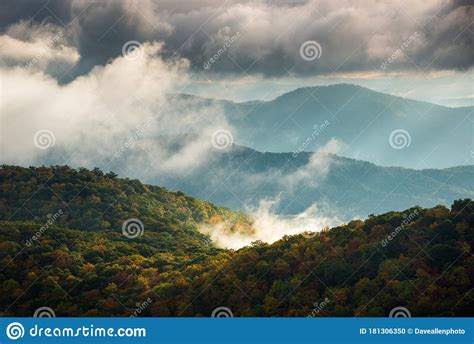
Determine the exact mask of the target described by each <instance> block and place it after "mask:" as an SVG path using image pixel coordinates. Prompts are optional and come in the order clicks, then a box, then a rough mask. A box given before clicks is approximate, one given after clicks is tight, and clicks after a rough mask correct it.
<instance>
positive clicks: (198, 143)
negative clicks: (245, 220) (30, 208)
mask: <svg viewBox="0 0 474 344" xmlns="http://www.w3.org/2000/svg"><path fill="white" fill-rule="evenodd" d="M139 49H141V50H142V54H141V57H140V58H131V56H128V55H126V56H120V57H117V58H115V59H114V60H111V61H109V63H108V64H106V65H105V66H97V67H95V68H94V69H93V70H91V71H90V72H89V73H87V74H85V75H84V76H81V77H79V78H77V79H75V80H74V81H72V82H71V83H69V84H66V85H60V84H58V83H57V81H56V80H55V79H54V78H53V77H51V76H50V75H48V74H46V73H44V72H43V71H40V70H34V69H30V68H27V67H26V66H17V67H15V68H10V67H5V66H3V67H2V68H1V73H2V82H3V93H2V112H1V118H0V119H1V123H2V128H1V130H2V145H1V146H2V148H1V149H2V152H1V153H2V161H3V162H4V163H12V164H20V165H29V164H35V163H62V164H71V165H72V166H75V167H78V166H83V167H89V168H92V167H94V166H100V167H102V168H109V169H111V170H112V169H113V170H116V171H117V172H121V171H122V170H123V169H124V168H126V166H124V164H125V163H130V164H136V165H134V166H132V167H134V168H136V170H138V171H140V173H142V174H143V175H145V174H146V171H147V170H153V169H155V168H154V165H157V166H158V167H159V171H162V172H165V173H179V172H185V171H187V169H189V168H190V167H191V166H194V165H196V164H198V163H202V162H203V161H205V159H206V156H207V154H208V153H209V152H210V151H211V150H212V149H213V148H212V145H211V142H210V139H209V137H210V135H211V133H212V132H213V131H215V130H217V129H218V128H226V127H228V128H230V126H229V125H228V124H227V123H226V121H225V119H224V118H223V117H222V115H221V112H220V111H219V109H218V108H217V107H213V106H208V107H202V108H200V109H193V108H192V107H189V108H186V109H182V108H181V109H174V108H172V107H170V106H169V105H168V99H169V94H170V93H176V92H179V91H180V90H181V88H182V87H183V85H185V84H186V80H187V75H188V71H189V63H188V61H186V60H184V59H174V60H173V61H170V60H166V61H164V60H163V58H162V56H161V52H162V44H160V43H145V44H144V45H143V46H141V47H139ZM203 118H205V120H202V119H203ZM41 133H43V134H44V133H49V134H48V135H46V136H50V137H49V139H50V140H51V141H54V146H50V147H42V146H41V144H42V143H41V141H40V139H44V140H46V139H47V137H46V136H42V135H41ZM186 133H189V135H188V136H186V137H183V138H182V139H180V142H179V144H180V147H179V149H174V148H173V149H171V148H170V146H169V145H168V144H163V141H162V140H160V139H158V138H160V137H166V136H167V135H174V134H181V135H182V134H186ZM51 136H52V137H51ZM38 146H39V147H38ZM42 148H48V149H42ZM135 153H136V156H134V155H135ZM61 157H66V158H64V159H61Z"/></svg>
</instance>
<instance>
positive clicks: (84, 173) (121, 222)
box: [0, 165, 248, 256]
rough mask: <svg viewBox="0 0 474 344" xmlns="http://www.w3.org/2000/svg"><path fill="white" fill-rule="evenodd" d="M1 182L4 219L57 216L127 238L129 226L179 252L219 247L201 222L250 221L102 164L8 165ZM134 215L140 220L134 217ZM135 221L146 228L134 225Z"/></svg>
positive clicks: (60, 221)
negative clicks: (79, 166)
mask: <svg viewBox="0 0 474 344" xmlns="http://www.w3.org/2000/svg"><path fill="white" fill-rule="evenodd" d="M0 183H1V186H2V187H1V189H0V204H1V208H2V211H1V213H0V220H1V221H9V222H12V221H21V222H24V221H30V222H34V223H40V224H42V225H44V226H46V225H47V224H48V223H49V222H48V221H52V220H53V221H52V223H51V224H50V225H55V226H57V227H60V228H70V229H76V230H83V231H88V232H105V233H113V235H114V236H115V237H116V238H118V239H121V240H122V241H125V242H126V241H127V240H128V239H129V238H128V237H127V236H126V235H124V231H125V232H126V233H127V235H130V236H135V237H134V238H133V239H135V240H136V241H138V242H147V243H148V245H151V246H153V248H154V250H158V251H160V252H171V253H172V254H173V255H176V256H188V255H189V253H190V252H193V251H194V252H196V253H207V252H208V251H209V250H210V249H213V247H212V245H209V240H208V238H207V237H206V236H204V235H202V234H200V233H199V232H198V231H197V228H198V227H199V226H200V225H201V224H209V223H218V222H224V221H226V220H227V219H232V223H231V225H232V226H237V225H241V224H242V226H246V225H248V221H247V220H246V218H245V217H244V216H243V215H242V214H239V213H236V212H232V211H230V210H228V209H223V208H218V207H216V206H214V205H213V204H210V203H207V202H203V201H200V200H197V199H195V198H192V197H189V196H187V195H185V194H183V193H182V192H177V193H176V192H169V191H167V190H166V189H164V188H162V187H158V186H151V185H145V184H142V183H141V182H139V181H138V180H129V179H119V178H117V177H116V175H115V174H114V173H112V172H110V173H107V174H104V173H103V172H101V171H100V170H99V169H95V170H94V171H89V170H86V169H79V170H74V169H71V168H69V167H67V166H55V167H30V168H22V167H16V166H5V165H4V166H2V168H1V169H0ZM133 219H138V220H139V221H130V220H133ZM140 222H141V223H140ZM127 224H129V226H126V225H127ZM134 224H135V225H137V226H138V227H140V228H137V227H135V228H134V226H133V225H134ZM229 230H232V228H229ZM140 233H142V234H143V235H140ZM24 239H25V240H26V239H27V238H24ZM33 241H36V240H33Z"/></svg>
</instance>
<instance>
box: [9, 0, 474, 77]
mask: <svg viewBox="0 0 474 344" xmlns="http://www.w3.org/2000/svg"><path fill="white" fill-rule="evenodd" d="M4 6H5V5H4ZM10 7H13V9H12V8H10ZM31 7H38V10H41V4H34V3H30V2H28V1H21V2H18V3H15V4H10V5H9V8H6V9H5V11H7V12H8V13H11V15H12V16H13V17H16V19H17V20H20V19H27V18H29V17H30V16H31ZM473 8H474V6H472V2H471V1H461V2H459V1H454V0H452V1H447V2H444V1H443V2H442V1H412V2H411V3H410V6H409V8H407V6H406V4H405V3H404V2H394V1H388V0H387V1H375V0H369V1H364V2H352V1H340V2H334V1H331V0H322V1H291V0H288V1H277V2H274V1H233V2H222V3H220V4H219V5H217V6H216V3H215V2H214V1H204V0H201V1H186V2H176V1H163V0H160V1H152V0H144V1H140V2H135V1H132V0H123V1H112V0H106V1H101V2H94V3H91V2H90V1H85V0H69V1H64V2H63V3H62V4H61V3H58V2H56V1H52V3H51V5H48V9H49V10H50V11H54V13H55V17H54V18H53V20H56V17H57V18H58V19H57V21H61V22H64V23H65V25H67V28H68V33H69V34H70V40H71V42H74V46H75V48H76V49H77V51H78V52H79V54H80V55H81V59H80V60H79V62H78V63H77V65H76V68H75V69H74V70H73V71H72V72H71V73H75V75H77V74H83V73H87V71H89V70H90V69H92V68H93V67H94V66H95V65H97V64H105V63H106V62H107V60H108V59H110V58H113V57H115V56H117V55H119V54H120V51H121V48H122V46H123V44H124V43H125V42H127V41H129V40H138V41H141V42H144V41H162V42H164V46H163V54H164V56H166V57H167V58H172V57H173V56H175V55H176V54H179V55H181V56H182V57H184V58H187V59H188V60H189V61H190V63H191V67H192V69H193V70H194V71H196V72H204V73H206V74H205V75H209V76H211V75H217V74H237V75H242V74H244V75H247V74H255V75H264V76H267V77H270V76H285V75H287V74H288V72H289V71H290V72H291V74H293V75H299V76H302V75H304V76H308V75H321V74H330V73H333V72H338V73H351V72H357V73H363V72H367V71H373V70H381V65H382V63H383V62H384V61H386V60H387V59H389V58H390V57H391V56H392V55H393V54H394V52H396V51H397V50H398V49H400V47H401V46H402V45H403V44H404V42H406V40H407V39H408V38H409V37H410V36H411V35H413V34H414V33H417V35H416V39H415V40H413V41H412V42H410V44H409V45H408V46H407V47H405V48H404V49H403V52H402V54H400V55H399V57H398V58H397V59H396V61H394V62H393V63H391V64H390V66H389V68H388V69H387V70H385V71H384V70H381V71H382V72H396V71H413V72H422V71H430V70H444V69H453V70H463V69H468V68H471V67H472V64H473V61H474V49H473V41H472V30H473V27H472V19H471V18H472V15H473ZM2 10H3V9H2ZM0 12H1V11H0ZM43 12H45V11H40V14H38V15H36V16H35V18H34V20H35V21H41V20H44V18H46V17H47V16H48V15H49V16H51V13H49V12H48V11H46V12H45V13H43ZM275 18H278V20H275ZM6 22H9V23H10V20H8V21H6ZM56 24H58V25H59V23H56ZM1 27H7V26H6V24H3V25H1ZM236 33H240V36H239V39H238V40H236V41H235V42H233V43H232V45H231V46H230V47H229V48H228V49H226V53H225V56H222V57H220V58H219V60H218V61H217V62H216V63H214V64H213V66H212V68H210V69H209V70H206V69H205V68H204V67H203V66H204V64H205V62H206V61H208V60H209V59H210V58H211V57H212V56H214V55H215V54H216V52H218V51H219V49H221V48H222V46H223V44H225V42H226V41H227V40H228V39H229V37H232V36H233V35H235V34H236ZM309 40H314V41H317V42H318V43H319V44H320V46H321V49H322V51H321V57H320V58H319V59H316V60H314V61H305V60H304V59H302V58H301V56H300V46H301V44H303V43H304V42H305V41H309ZM242 71H245V73H243V72H242Z"/></svg>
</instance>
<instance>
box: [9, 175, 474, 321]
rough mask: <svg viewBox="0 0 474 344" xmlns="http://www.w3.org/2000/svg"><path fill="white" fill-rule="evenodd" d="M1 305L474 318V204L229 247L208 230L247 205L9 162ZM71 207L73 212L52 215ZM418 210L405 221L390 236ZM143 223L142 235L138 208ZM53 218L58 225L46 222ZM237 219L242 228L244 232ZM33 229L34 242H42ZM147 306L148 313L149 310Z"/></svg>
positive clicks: (64, 312)
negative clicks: (130, 231) (128, 225)
mask: <svg viewBox="0 0 474 344" xmlns="http://www.w3.org/2000/svg"><path fill="white" fill-rule="evenodd" d="M0 183H1V190H0V206H1V208H2V211H1V214H0V309H1V310H2V312H3V313H2V314H3V315H15V316H31V315H32V314H33V312H34V310H35V309H36V308H38V307H40V306H48V307H51V308H52V309H54V310H55V312H56V314H57V315H58V316H130V315H132V314H134V312H135V311H136V310H137V308H139V306H137V304H142V303H143V302H144V301H146V300H150V302H148V301H147V306H146V307H141V308H140V314H139V315H140V316H210V314H211V312H212V310H213V309H214V308H216V307H218V306H226V307H229V308H230V309H231V310H232V311H233V313H234V315H236V316H308V315H311V316H387V315H388V314H389V312H390V310H391V309H392V308H394V307H396V306H404V307H406V308H408V309H409V310H410V312H411V313H412V315H413V316H472V309H474V303H473V301H472V297H470V295H469V292H470V291H472V286H473V285H474V268H473V267H474V258H473V256H472V247H473V245H474V234H473V232H474V212H473V209H474V202H473V201H471V200H468V199H467V200H458V201H456V202H454V204H453V206H452V208H451V209H447V208H444V207H441V206H440V207H435V208H432V209H422V208H414V209H409V210H406V211H404V212H390V213H387V214H383V215H379V216H371V217H370V218H369V219H367V220H366V221H360V220H358V221H352V222H350V223H349V224H347V225H344V226H339V227H337V228H334V229H332V230H327V231H323V232H321V233H319V234H318V235H316V236H315V237H313V238H311V239H308V238H305V237H303V236H302V235H297V236H291V237H288V236H285V237H283V238H282V239H281V240H279V241H277V242H275V243H273V244H271V245H270V244H266V243H263V242H254V243H253V244H252V245H251V246H248V247H244V248H242V249H240V250H238V251H233V250H221V249H218V248H216V247H214V246H213V245H212V244H209V241H208V240H207V239H208V238H206V237H205V236H204V235H202V234H200V233H199V232H198V231H197V228H198V226H199V225H200V224H203V223H208V224H209V223H216V222H219V221H230V222H232V223H233V225H232V228H234V229H235V227H237V224H238V225H241V226H244V227H245V228H247V229H248V228H249V226H250V222H249V221H248V220H247V219H246V218H245V216H244V215H242V214H240V213H234V212H232V211H230V210H228V209H222V208H218V207H216V206H214V205H212V204H209V203H206V202H203V201H199V200H197V199H194V198H191V197H188V196H186V195H185V194H183V193H180V192H178V193H173V192H169V191H167V190H165V189H163V188H160V187H154V186H150V185H144V184H141V183H140V182H139V181H134V180H127V179H119V178H117V176H115V175H113V174H110V173H108V174H104V173H102V171H100V170H94V171H87V170H84V169H81V170H79V171H77V170H73V169H70V168H68V167H59V166H57V167H52V168H45V167H41V168H29V169H25V168H20V167H12V166H4V167H3V168H2V169H1V170H0ZM59 209H62V210H63V212H64V214H63V215H61V216H60V217H58V218H55V219H54V221H51V223H48V222H47V221H48V220H51V219H52V218H53V217H51V216H50V217H49V218H48V214H56V213H57V212H58V210H59ZM415 209H416V212H417V216H416V217H414V218H412V221H410V222H409V223H408V224H406V225H404V226H403V228H402V230H401V231H399V232H398V233H397V235H395V236H394V237H393V239H392V240H390V241H388V243H387V244H386V245H382V244H381V243H382V240H383V239H385V238H386V237H387V236H388V235H390V234H391V233H393V232H394V230H395V229H396V228H397V227H398V226H399V225H400V223H401V222H402V221H403V220H404V219H406V218H407V216H408V215H409V214H411V213H413V211H414V210H415ZM131 217H136V218H139V219H141V220H142V221H143V223H144V227H145V230H144V234H143V235H142V236H141V237H137V238H134V239H130V238H127V237H125V236H124V235H123V234H122V230H121V226H122V223H123V221H125V220H126V219H128V218H131ZM45 224H47V226H46V225H45ZM232 228H230V230H233V229H232ZM32 238H35V239H34V240H32ZM142 308H143V309H142Z"/></svg>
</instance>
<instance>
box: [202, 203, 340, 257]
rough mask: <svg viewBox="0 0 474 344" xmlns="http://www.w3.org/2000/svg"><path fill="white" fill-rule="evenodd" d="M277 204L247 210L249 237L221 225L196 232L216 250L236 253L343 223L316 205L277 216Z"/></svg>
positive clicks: (321, 206)
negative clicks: (206, 237)
mask: <svg viewBox="0 0 474 344" xmlns="http://www.w3.org/2000/svg"><path fill="white" fill-rule="evenodd" d="M279 202H280V198H275V199H264V200H261V201H260V203H259V205H258V207H256V208H254V209H249V211H248V214H249V216H250V217H251V218H252V219H253V228H254V232H253V234H251V235H249V234H246V233H240V232H229V231H228V230H227V229H226V228H225V226H224V224H217V225H213V226H209V225H206V226H202V227H201V228H200V231H201V232H202V233H204V234H207V235H209V236H210V237H211V239H212V240H213V241H214V242H215V243H216V244H217V245H218V246H219V247H223V248H232V249H238V248H241V247H244V246H248V245H249V244H251V243H252V242H254V241H257V240H261V241H264V242H267V243H273V242H275V241H277V240H279V239H281V238H282V237H283V236H284V235H295V234H301V233H307V234H308V235H309V236H312V235H313V234H312V233H316V232H320V231H321V230H323V229H324V228H326V227H333V226H336V225H339V224H341V223H342V222H343V221H342V220H340V219H339V218H338V217H337V216H335V215H333V214H332V212H331V211H330V210H329V209H327V205H324V204H318V203H314V204H312V205H311V206H310V207H308V208H307V209H306V210H304V211H303V212H301V213H299V214H296V215H292V216H289V215H286V216H285V215H279V214H278V213H277V210H276V208H277V206H278V203H279Z"/></svg>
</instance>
